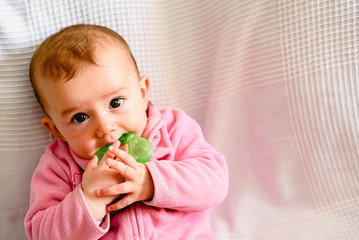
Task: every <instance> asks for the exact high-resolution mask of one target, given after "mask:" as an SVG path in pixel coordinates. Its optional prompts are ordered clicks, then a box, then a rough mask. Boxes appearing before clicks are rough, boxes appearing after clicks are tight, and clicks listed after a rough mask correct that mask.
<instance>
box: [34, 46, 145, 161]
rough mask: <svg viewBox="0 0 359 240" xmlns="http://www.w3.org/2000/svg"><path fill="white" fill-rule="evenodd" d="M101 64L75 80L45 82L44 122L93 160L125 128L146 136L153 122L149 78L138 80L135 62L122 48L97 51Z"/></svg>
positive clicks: (75, 150)
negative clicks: (149, 115) (149, 122)
mask: <svg viewBox="0 0 359 240" xmlns="http://www.w3.org/2000/svg"><path fill="white" fill-rule="evenodd" d="M95 54H96V63H97V64H98V66H95V65H91V66H86V67H83V68H82V69H81V70H80V71H79V73H78V74H77V75H75V77H74V78H72V79H71V80H69V81H67V82H65V81H59V82H52V83H46V86H45V84H44V83H43V84H40V86H39V88H40V91H41V94H42V99H44V107H45V110H46V112H47V113H48V115H49V117H44V119H43V121H42V123H43V126H44V127H45V128H46V129H47V130H49V131H50V132H51V133H52V134H53V135H55V136H56V137H58V138H60V139H62V140H64V141H65V142H67V143H68V144H69V146H70V147H71V149H72V150H73V151H74V152H75V153H76V154H77V155H78V156H80V157H82V158H85V159H91V158H92V157H93V155H94V154H95V152H96V151H97V150H98V149H100V148H101V147H103V146H105V145H107V144H109V143H113V142H114V141H115V140H117V139H118V138H119V137H120V136H121V135H122V134H123V133H126V132H130V131H133V132H135V134H136V135H138V136H141V134H142V133H143V131H144V129H145V126H146V123H147V115H146V110H147V105H148V89H149V79H148V77H147V76H142V77H141V78H140V79H138V74H137V72H136V71H135V68H134V66H133V63H132V61H131V60H130V58H129V57H128V56H127V55H126V53H125V52H124V51H123V50H122V49H121V48H119V47H112V48H107V49H103V48H100V49H98V50H96V52H95Z"/></svg>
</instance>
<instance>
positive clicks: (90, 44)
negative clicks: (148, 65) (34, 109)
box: [29, 24, 139, 113]
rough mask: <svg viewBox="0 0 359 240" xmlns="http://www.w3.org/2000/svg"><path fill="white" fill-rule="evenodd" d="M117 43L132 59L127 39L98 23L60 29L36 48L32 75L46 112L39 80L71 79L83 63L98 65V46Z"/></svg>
mask: <svg viewBox="0 0 359 240" xmlns="http://www.w3.org/2000/svg"><path fill="white" fill-rule="evenodd" d="M116 44H117V45H118V46H120V47H122V48H123V49H124V50H125V51H126V52H127V53H128V55H129V57H130V59H131V60H132V61H133V64H134V67H135V71H137V74H138V75H139V71H138V67H137V63H136V60H135V58H134V57H133V55H132V53H131V50H130V47H129V46H128V44H127V42H126V41H125V40H124V39H123V38H122V37H121V36H120V35H119V34H118V33H116V32H115V31H113V30H111V29H109V28H107V27H104V26H99V25H89V24H77V25H72V26H69V27H66V28H63V29H61V30H60V31H59V32H57V33H54V34H52V35H51V36H49V37H48V38H47V39H46V40H45V41H44V42H42V43H41V44H40V46H39V47H38V48H37V49H36V51H35V53H34V55H33V56H32V59H31V62H30V69H29V76H30V81H31V85H32V87H33V90H34V94H35V96H36V99H37V101H38V102H39V104H40V106H41V108H42V109H43V110H44V112H45V113H46V111H45V109H44V106H43V103H42V101H41V97H40V93H39V88H38V82H39V81H59V80H64V81H68V80H70V79H72V78H73V77H74V76H75V75H76V73H77V72H78V71H79V70H80V69H81V68H82V67H84V66H87V65H97V64H96V59H95V54H94V52H95V49H96V46H105V45H116Z"/></svg>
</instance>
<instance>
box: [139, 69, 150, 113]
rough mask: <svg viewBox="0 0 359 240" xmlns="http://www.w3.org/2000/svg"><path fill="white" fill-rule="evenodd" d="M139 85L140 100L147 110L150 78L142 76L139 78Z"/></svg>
mask: <svg viewBox="0 0 359 240" xmlns="http://www.w3.org/2000/svg"><path fill="white" fill-rule="evenodd" d="M139 84H140V89H141V95H142V100H143V103H144V106H145V109H147V105H148V97H149V90H150V78H149V77H148V76H147V75H143V76H142V77H141V78H140V82H139Z"/></svg>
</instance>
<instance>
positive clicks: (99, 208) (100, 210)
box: [82, 190, 107, 222]
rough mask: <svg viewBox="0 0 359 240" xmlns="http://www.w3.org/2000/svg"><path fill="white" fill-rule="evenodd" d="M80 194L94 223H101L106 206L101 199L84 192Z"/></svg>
mask: <svg viewBox="0 0 359 240" xmlns="http://www.w3.org/2000/svg"><path fill="white" fill-rule="evenodd" d="M82 192H83V194H84V196H85V200H86V203H87V205H88V207H89V208H90V210H91V213H92V215H93V216H94V218H95V220H96V222H99V221H102V220H103V218H104V217H105V215H106V213H107V204H106V203H105V202H104V201H103V200H102V199H100V198H98V197H96V195H95V194H94V193H92V194H91V193H88V192H86V191H84V190H82Z"/></svg>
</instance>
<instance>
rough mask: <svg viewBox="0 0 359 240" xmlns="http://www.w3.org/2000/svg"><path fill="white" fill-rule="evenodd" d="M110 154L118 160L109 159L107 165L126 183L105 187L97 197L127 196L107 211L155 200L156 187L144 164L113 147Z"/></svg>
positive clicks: (99, 191) (98, 192)
mask: <svg viewBox="0 0 359 240" xmlns="http://www.w3.org/2000/svg"><path fill="white" fill-rule="evenodd" d="M108 151H109V152H110V153H112V154H114V156H116V158H117V159H116V160H114V159H111V158H107V159H106V164H107V165H108V167H110V169H114V170H116V171H117V172H118V174H120V175H122V176H123V177H124V178H125V181H124V182H122V183H119V184H116V185H114V186H110V187H105V188H102V189H99V190H97V191H96V194H97V196H99V197H105V196H113V195H115V196H118V195H120V194H126V196H125V197H123V198H122V199H121V200H119V201H118V202H116V203H114V204H112V205H110V206H109V207H108V208H107V209H108V210H109V211H115V210H118V209H121V208H124V207H126V206H128V205H130V204H132V203H134V202H137V201H144V200H150V199H152V198H153V194H154V186H153V180H152V176H151V174H150V172H149V171H148V169H147V167H146V165H145V164H143V163H138V162H136V160H135V159H134V158H133V157H132V156H131V155H129V154H128V153H127V152H125V151H123V150H121V149H119V148H118V147H116V146H114V145H112V146H111V147H110V148H109V150H108Z"/></svg>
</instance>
